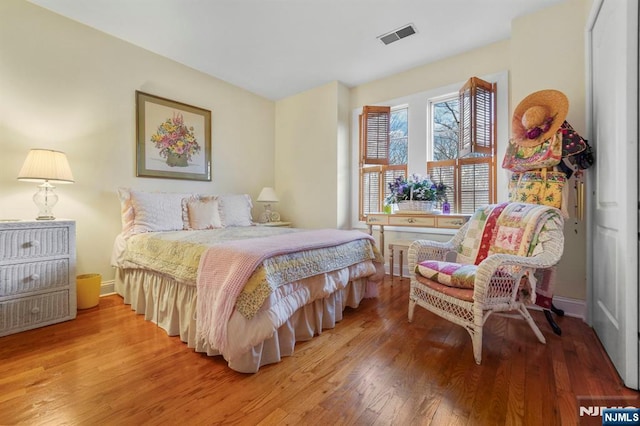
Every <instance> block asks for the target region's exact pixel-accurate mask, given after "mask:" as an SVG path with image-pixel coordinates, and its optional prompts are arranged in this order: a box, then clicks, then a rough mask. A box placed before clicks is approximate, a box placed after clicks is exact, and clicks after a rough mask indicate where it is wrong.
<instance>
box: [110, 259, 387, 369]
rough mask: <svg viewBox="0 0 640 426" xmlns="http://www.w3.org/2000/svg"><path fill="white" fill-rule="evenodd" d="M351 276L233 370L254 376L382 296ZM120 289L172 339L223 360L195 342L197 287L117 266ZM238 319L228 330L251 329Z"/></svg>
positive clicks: (365, 281)
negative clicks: (351, 311) (363, 303)
mask: <svg viewBox="0 0 640 426" xmlns="http://www.w3.org/2000/svg"><path fill="white" fill-rule="evenodd" d="M348 277H349V274H348V273H342V274H339V273H336V274H335V275H333V276H332V277H330V278H331V279H332V280H334V281H336V282H334V283H333V285H337V290H335V291H334V292H332V293H331V294H329V295H328V296H326V297H323V298H319V299H316V300H313V301H311V302H310V303H308V304H306V305H304V306H302V307H301V308H299V309H297V310H296V311H295V312H294V313H293V314H292V315H291V316H290V317H289V318H288V319H287V320H286V321H285V322H284V323H283V324H282V325H280V327H279V328H277V330H275V332H273V333H271V332H270V333H269V334H270V335H271V337H268V338H266V339H265V340H263V341H262V342H261V343H258V344H256V345H254V346H252V347H251V348H250V349H249V350H248V351H247V352H245V353H244V355H242V356H240V357H235V358H234V359H231V360H229V359H227V358H226V357H225V359H226V361H227V362H228V365H229V367H230V368H231V369H233V370H235V371H238V372H241V373H255V372H257V371H258V370H259V369H260V367H261V366H263V365H267V364H273V363H277V362H280V361H281V358H282V357H285V356H290V355H292V354H293V351H294V346H295V343H296V342H300V341H305V340H310V339H311V338H313V336H314V335H318V334H320V333H321V332H322V330H323V329H329V328H333V327H335V325H336V322H338V321H340V320H342V314H343V311H344V309H345V308H346V307H347V306H349V307H351V308H357V307H358V306H359V304H360V301H361V300H362V299H363V298H364V297H365V296H366V297H374V296H377V285H376V284H375V283H372V282H369V279H368V278H367V277H364V278H358V279H352V280H351V281H349V278H348ZM115 289H116V292H117V293H118V294H119V295H121V296H122V297H123V298H124V303H125V304H130V305H131V309H132V310H134V311H135V312H136V313H138V314H142V315H144V318H145V319H146V320H148V321H151V322H154V323H156V324H157V325H158V326H159V327H161V328H162V329H163V330H165V331H166V332H167V334H168V335H169V336H180V339H181V340H182V341H183V342H185V343H186V344H187V346H188V347H190V348H193V349H194V350H195V351H196V352H203V353H206V354H207V355H210V356H215V355H222V356H224V354H220V352H219V351H218V350H216V349H213V348H210V347H207V346H205V345H204V344H203V342H201V341H199V339H196V319H195V318H196V305H197V303H196V293H197V290H196V286H195V285H189V284H184V283H179V282H176V281H175V280H173V279H171V278H169V277H166V276H164V275H161V274H157V273H154V272H151V271H145V270H141V269H119V268H118V269H116V280H115ZM233 315H234V316H237V317H238V318H234V317H233V316H232V319H231V320H230V323H229V327H230V328H231V327H237V328H238V329H239V330H243V329H244V330H246V327H247V325H246V324H244V323H242V322H243V321H244V322H246V321H247V320H245V319H244V317H242V316H241V315H240V314H238V313H237V312H234V314H233ZM234 320H235V321H234ZM234 324H235V325H234ZM259 327H262V328H264V327H265V325H264V324H261V325H260V326H259ZM231 331H232V330H231V329H230V333H229V334H230V335H231Z"/></svg>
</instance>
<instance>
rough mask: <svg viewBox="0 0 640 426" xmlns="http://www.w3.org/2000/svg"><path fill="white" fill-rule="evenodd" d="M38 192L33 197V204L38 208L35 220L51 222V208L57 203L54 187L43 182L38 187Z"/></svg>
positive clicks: (52, 217)
mask: <svg viewBox="0 0 640 426" xmlns="http://www.w3.org/2000/svg"><path fill="white" fill-rule="evenodd" d="M38 188H39V189H38V192H36V193H35V195H34V196H33V202H34V203H36V206H38V210H39V212H38V217H36V220H53V219H55V216H53V206H55V205H56V203H57V202H58V194H56V193H55V192H54V191H53V190H54V189H55V186H53V185H51V184H50V183H49V182H48V181H45V183H43V184H42V185H38Z"/></svg>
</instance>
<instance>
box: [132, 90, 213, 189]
mask: <svg viewBox="0 0 640 426" xmlns="http://www.w3.org/2000/svg"><path fill="white" fill-rule="evenodd" d="M136 106H137V117H136V118H137V123H136V124H137V142H136V143H137V145H136V146H137V149H136V152H137V170H136V171H137V176H144V177H162V178H171V179H190V180H207V181H210V180H211V111H207V110H204V109H202V108H197V107H194V106H191V105H187V104H183V103H180V102H176V101H171V100H169V99H164V98H160V97H157V96H153V95H149V94H146V93H142V92H136Z"/></svg>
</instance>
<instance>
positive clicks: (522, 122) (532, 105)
mask: <svg viewBox="0 0 640 426" xmlns="http://www.w3.org/2000/svg"><path fill="white" fill-rule="evenodd" d="M568 112H569V99H567V97H566V95H565V94H564V93H562V92H560V91H559V90H553V89H548V90H540V91H538V92H534V93H532V94H530V95H529V96H527V97H526V98H524V99H523V100H522V101H520V103H519V104H518V106H517V107H516V109H515V110H514V112H513V117H512V119H511V140H512V142H514V143H515V144H517V145H519V146H522V147H532V146H537V145H539V144H541V143H542V142H544V141H546V140H547V139H549V138H550V137H551V136H553V134H554V133H556V132H557V131H558V129H559V128H560V126H562V123H564V121H565V119H566V118H567V113H568Z"/></svg>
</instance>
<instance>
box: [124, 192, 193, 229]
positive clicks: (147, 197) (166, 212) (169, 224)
mask: <svg viewBox="0 0 640 426" xmlns="http://www.w3.org/2000/svg"><path fill="white" fill-rule="evenodd" d="M190 196H191V195H190V194H175V193H166V192H143V191H131V205H132V206H133V212H134V214H135V216H134V218H133V229H132V233H134V234H139V233H141V232H158V231H176V230H180V229H184V223H183V221H182V199H183V198H187V197H190Z"/></svg>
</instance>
